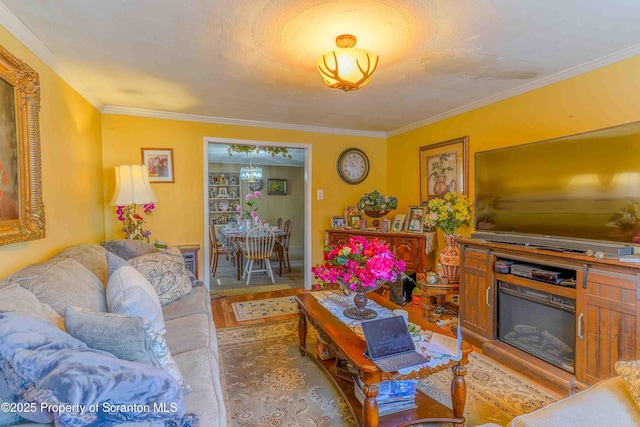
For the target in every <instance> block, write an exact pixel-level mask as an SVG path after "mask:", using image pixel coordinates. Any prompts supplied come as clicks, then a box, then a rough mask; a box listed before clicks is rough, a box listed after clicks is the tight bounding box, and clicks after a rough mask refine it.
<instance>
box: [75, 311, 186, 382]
mask: <svg viewBox="0 0 640 427" xmlns="http://www.w3.org/2000/svg"><path fill="white" fill-rule="evenodd" d="M64 325H65V329H66V331H67V333H68V334H69V335H71V336H72V337H74V338H77V339H79V340H80V341H82V342H83V343H85V344H86V345H88V346H89V347H91V348H94V349H96V350H102V351H108V352H109V353H111V354H113V355H114V356H116V357H117V358H118V359H123V360H130V361H132V362H141V363H149V364H151V365H153V366H155V367H156V368H161V369H164V370H165V371H167V372H168V373H169V374H171V376H172V377H173V378H175V379H176V381H178V384H180V387H182V389H183V390H184V392H185V394H186V393H189V392H190V391H191V388H190V387H189V385H188V384H187V382H186V380H185V379H184V377H183V376H182V373H181V372H180V368H178V365H177V364H176V362H175V361H174V360H173V357H172V356H171V353H170V352H169V347H167V342H166V341H165V339H164V337H163V336H162V335H160V334H158V333H157V332H156V331H154V330H153V327H152V326H151V322H149V321H148V320H147V319H145V318H144V317H140V316H124V315H122V314H117V313H95V312H92V311H87V310H84V309H81V308H75V307H67V311H66V315H65V316H64Z"/></svg>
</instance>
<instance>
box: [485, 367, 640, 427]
mask: <svg viewBox="0 0 640 427" xmlns="http://www.w3.org/2000/svg"><path fill="white" fill-rule="evenodd" d="M616 371H617V373H618V375H617V376H614V377H611V378H608V379H606V380H603V381H600V382H599V383H597V384H594V385H592V386H591V387H589V388H588V389H586V390H583V391H581V392H579V393H576V394H574V395H571V396H569V397H566V398H564V399H561V400H559V401H557V402H555V403H552V404H550V405H547V406H545V407H543V408H540V409H538V410H536V411H533V412H530V413H528V414H523V415H519V416H517V417H515V418H514V419H513V420H511V422H509V424H507V427H558V426H562V427H609V426H612V427H613V426H615V427H637V426H640V361H619V362H617V363H616ZM478 427H502V426H500V425H498V424H493V423H488V424H483V425H482V426H478Z"/></svg>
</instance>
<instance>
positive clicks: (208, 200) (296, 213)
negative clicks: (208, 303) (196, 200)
mask: <svg viewBox="0 0 640 427" xmlns="http://www.w3.org/2000/svg"><path fill="white" fill-rule="evenodd" d="M231 145H244V146H252V147H253V146H258V145H259V146H268V147H281V148H285V149H286V150H287V151H288V152H289V154H290V155H291V157H292V158H291V159H289V158H288V157H283V156H271V154H268V153H267V154H266V155H265V153H264V152H257V153H256V152H255V151H252V152H251V153H250V158H249V155H248V154H247V153H245V152H240V153H239V152H237V151H234V150H233V149H229V147H230V146H231ZM203 158H204V184H205V185H204V189H205V191H204V201H205V203H204V219H205V221H204V226H205V227H204V230H205V236H204V239H203V240H204V242H205V245H204V248H203V249H204V250H203V258H204V265H205V273H206V274H205V279H206V280H205V282H206V284H207V286H208V287H209V289H210V290H211V291H214V292H215V291H216V290H229V289H231V290H233V289H234V288H236V289H238V288H246V287H247V284H246V280H238V279H237V266H236V265H235V264H232V262H231V259H227V256H226V255H222V254H221V255H219V256H218V264H217V268H216V275H215V276H213V277H212V275H211V268H210V267H211V265H210V263H211V256H210V255H211V254H210V239H209V221H210V219H213V222H214V223H215V225H214V227H215V229H216V232H217V236H218V237H219V236H220V229H221V228H223V227H224V228H225V229H228V228H232V227H234V225H236V224H237V220H238V214H237V212H236V209H235V208H236V206H238V205H239V206H240V209H241V211H245V212H246V211H247V209H249V206H248V204H247V203H246V196H247V194H252V195H253V194H254V193H255V192H256V191H258V192H259V193H260V198H259V200H258V203H256V204H254V206H252V207H251V208H250V209H251V210H256V212H255V213H256V214H258V215H259V218H260V220H261V221H264V222H266V223H268V224H269V225H271V226H275V225H276V220H277V219H278V218H282V221H283V223H284V221H286V220H287V219H289V220H290V221H291V239H290V242H289V263H290V265H291V272H289V268H288V266H287V265H285V266H283V268H282V275H280V274H279V273H280V268H279V265H278V262H277V261H276V260H275V257H274V258H273V259H272V261H271V262H272V265H273V267H274V272H275V273H276V274H274V278H275V285H278V284H281V285H284V284H286V285H288V286H290V287H304V288H306V289H310V288H311V277H310V274H309V273H308V271H309V268H310V267H309V265H307V264H308V262H309V260H310V259H311V241H310V238H309V236H311V233H310V230H309V227H310V224H311V209H310V202H311V182H310V176H311V173H310V169H311V145H310V144H296V143H278V142H269V141H255V140H238V139H228V138H215V137H205V138H204V150H203ZM250 161H251V164H252V165H253V166H254V167H259V168H261V170H262V177H261V179H260V182H255V181H254V182H251V183H248V182H246V181H243V180H242V179H240V173H239V172H240V168H242V167H246V166H248V165H249V163H250ZM214 182H215V184H213V183H214ZM212 184H213V185H212ZM225 187H226V188H225ZM271 187H273V188H271ZM220 190H222V196H220ZM271 190H273V191H271ZM256 207H257V209H256ZM267 285H272V283H271V280H270V279H269V278H268V277H267V276H265V277H264V278H263V277H261V276H257V277H255V279H254V277H252V279H251V282H250V284H249V287H253V286H267ZM265 289H267V288H266V287H265Z"/></svg>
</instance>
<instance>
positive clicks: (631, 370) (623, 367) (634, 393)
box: [616, 360, 640, 409]
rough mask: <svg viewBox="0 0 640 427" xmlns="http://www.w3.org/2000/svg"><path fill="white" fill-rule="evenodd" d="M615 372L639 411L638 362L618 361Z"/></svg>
mask: <svg viewBox="0 0 640 427" xmlns="http://www.w3.org/2000/svg"><path fill="white" fill-rule="evenodd" d="M616 372H617V373H618V375H620V377H622V379H623V380H624V384H625V385H626V386H627V390H628V391H629V394H630V395H631V397H632V398H633V400H634V402H635V403H636V406H637V407H638V409H640V360H630V361H622V360H621V361H618V362H616Z"/></svg>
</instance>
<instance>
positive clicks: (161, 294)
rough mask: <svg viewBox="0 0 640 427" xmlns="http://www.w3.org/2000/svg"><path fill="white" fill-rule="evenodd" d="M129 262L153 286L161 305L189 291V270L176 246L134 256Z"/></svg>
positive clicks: (190, 286) (190, 287)
mask: <svg viewBox="0 0 640 427" xmlns="http://www.w3.org/2000/svg"><path fill="white" fill-rule="evenodd" d="M129 262H130V263H131V265H132V266H133V267H135V268H136V270H138V271H139V272H140V273H142V275H143V276H144V277H145V278H146V279H147V280H148V281H149V282H150V283H151V285H152V286H153V287H154V289H155V290H156V292H157V293H158V298H159V299H160V304H161V305H166V304H169V303H170V302H173V301H175V300H177V299H180V298H182V297H183V296H185V295H188V294H189V293H191V289H192V287H193V285H192V284H191V279H190V278H189V270H187V268H186V267H185V265H184V258H183V257H182V253H181V252H180V249H179V248H178V247H175V246H174V247H172V248H169V249H167V250H166V251H160V252H154V253H150V254H145V255H142V256H139V257H135V258H132V259H130V260H129Z"/></svg>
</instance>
